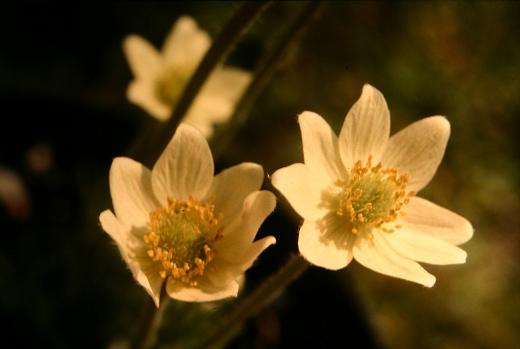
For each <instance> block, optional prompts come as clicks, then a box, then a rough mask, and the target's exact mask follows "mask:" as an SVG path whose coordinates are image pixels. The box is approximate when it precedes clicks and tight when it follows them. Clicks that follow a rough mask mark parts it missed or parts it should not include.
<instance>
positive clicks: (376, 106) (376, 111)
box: [339, 84, 390, 168]
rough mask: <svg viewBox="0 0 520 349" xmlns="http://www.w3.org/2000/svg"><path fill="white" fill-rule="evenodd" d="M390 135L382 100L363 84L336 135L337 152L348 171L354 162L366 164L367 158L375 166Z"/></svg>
mask: <svg viewBox="0 0 520 349" xmlns="http://www.w3.org/2000/svg"><path fill="white" fill-rule="evenodd" d="M389 135H390V112H389V111H388V107H387V105H386V101H385V98H384V97H383V95H382V94H381V92H379V91H378V90H377V89H375V88H374V87H372V86H370V85H368V84H365V85H364V86H363V92H362V93H361V97H360V98H359V99H358V100H357V102H356V103H355V104H354V105H353V106H352V108H351V109H350V110H349V112H348V114H347V116H346V118H345V122H344V123H343V127H342V129H341V132H340V134H339V150H340V154H341V158H342V159H343V164H344V165H345V167H347V168H351V167H352V166H353V165H354V163H356V161H361V162H362V163H365V162H366V161H367V160H368V157H369V156H370V155H371V156H372V161H373V163H378V162H379V160H380V158H381V155H382V153H383V150H384V147H385V145H386V142H387V141H388V137H389Z"/></svg>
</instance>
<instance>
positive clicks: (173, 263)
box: [143, 197, 221, 286]
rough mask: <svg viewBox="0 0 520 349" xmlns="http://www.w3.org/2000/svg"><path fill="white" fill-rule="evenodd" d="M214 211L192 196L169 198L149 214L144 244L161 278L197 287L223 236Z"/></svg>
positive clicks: (212, 206) (211, 207) (213, 208)
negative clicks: (180, 198)
mask: <svg viewBox="0 0 520 349" xmlns="http://www.w3.org/2000/svg"><path fill="white" fill-rule="evenodd" d="M214 210H215V207H214V205H211V204H208V203H202V202H199V201H197V200H194V199H193V198H191V197H190V198H189V199H188V200H176V199H172V198H168V199H167V203H166V206H164V207H161V208H159V209H157V210H155V211H152V212H150V214H149V216H150V222H149V230H148V232H147V233H146V234H144V236H143V241H144V244H145V247H146V254H147V255H148V257H149V258H151V259H152V260H153V261H154V262H156V263H158V265H159V267H160V268H159V270H160V271H159V275H160V277H161V278H163V279H166V278H172V279H174V280H176V281H177V282H182V283H184V284H187V285H190V286H196V285H197V277H199V276H201V275H203V274H204V272H205V271H206V270H207V266H208V264H209V263H210V262H211V261H212V260H213V258H214V257H215V251H214V249H213V248H212V245H213V243H214V242H215V241H216V240H217V239H218V238H219V237H220V235H221V234H220V231H219V229H218V223H219V220H220V219H219V217H217V216H216V215H215V212H214Z"/></svg>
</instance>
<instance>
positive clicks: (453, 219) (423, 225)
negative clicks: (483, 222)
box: [401, 197, 473, 245]
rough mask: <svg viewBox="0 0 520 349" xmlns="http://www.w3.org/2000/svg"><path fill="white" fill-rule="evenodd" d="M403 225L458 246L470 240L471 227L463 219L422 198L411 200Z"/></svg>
mask: <svg viewBox="0 0 520 349" xmlns="http://www.w3.org/2000/svg"><path fill="white" fill-rule="evenodd" d="M401 219H402V221H403V224H404V225H406V226H408V227H410V228H412V229H414V230H416V231H417V232H418V233H422V234H425V235H428V236H431V237H433V238H436V239H440V240H443V241H446V242H449V243H450V244H454V245H460V244H463V243H465V242H466V241H468V240H469V239H471V237H472V236H473V227H472V226H471V223H470V222H469V221H468V220H467V219H466V218H464V217H462V216H460V215H458V214H456V213H455V212H452V211H450V210H448V209H445V208H444V207H441V206H439V205H436V204H434V203H433V202H431V201H428V200H426V199H423V198H418V197H415V198H412V199H411V200H410V204H409V205H408V206H406V215H405V216H404V217H402V218H401Z"/></svg>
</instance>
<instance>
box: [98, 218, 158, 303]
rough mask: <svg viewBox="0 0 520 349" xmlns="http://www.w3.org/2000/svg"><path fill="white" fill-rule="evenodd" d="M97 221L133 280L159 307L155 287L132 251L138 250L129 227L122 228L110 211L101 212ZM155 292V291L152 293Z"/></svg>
mask: <svg viewBox="0 0 520 349" xmlns="http://www.w3.org/2000/svg"><path fill="white" fill-rule="evenodd" d="M99 221H100V222H101V226H102V228H103V230H104V231H105V232H107V233H108V235H110V237H112V239H114V241H115V242H116V245H117V247H118V249H119V252H120V253H121V256H122V257H123V260H124V261H125V262H126V264H127V266H128V268H129V269H130V271H131V272H132V275H133V276H134V278H135V280H136V281H137V282H138V283H139V284H140V285H141V286H143V287H144V289H145V290H146V292H148V294H149V295H150V296H151V297H152V298H153V300H154V302H155V304H156V305H157V306H158V305H159V293H157V292H156V291H157V286H155V287H154V288H152V286H151V284H150V282H149V280H148V277H147V276H146V275H145V273H144V272H143V271H142V270H141V265H140V264H139V262H138V261H137V259H136V258H135V253H134V252H133V249H138V248H136V247H135V245H136V243H135V241H132V239H133V236H132V234H131V233H130V231H129V229H130V228H129V227H126V226H124V225H123V224H122V223H121V222H119V220H118V219H117V218H116V217H115V216H114V214H113V213H112V212H110V210H105V211H103V212H101V214H100V215H99ZM154 290H155V291H154Z"/></svg>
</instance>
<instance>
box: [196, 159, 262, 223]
mask: <svg viewBox="0 0 520 349" xmlns="http://www.w3.org/2000/svg"><path fill="white" fill-rule="evenodd" d="M263 180H264V170H263V169H262V166H260V165H258V164H254V163H251V162H244V163H242V164H239V165H236V166H233V167H230V168H228V169H225V170H223V171H222V172H220V173H219V174H218V175H216V176H215V178H214V179H213V184H212V185H211V188H210V189H209V191H208V194H207V196H206V197H207V200H208V201H210V202H213V203H214V204H215V212H216V213H217V214H222V220H221V223H220V226H223V227H225V226H227V225H228V224H229V223H230V222H231V221H232V220H233V219H234V218H235V217H236V216H238V215H240V213H241V211H242V206H243V205H244V200H245V198H246V197H247V196H248V195H249V194H251V193H252V192H254V191H257V190H259V189H260V187H261V186H262V182H263Z"/></svg>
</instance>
